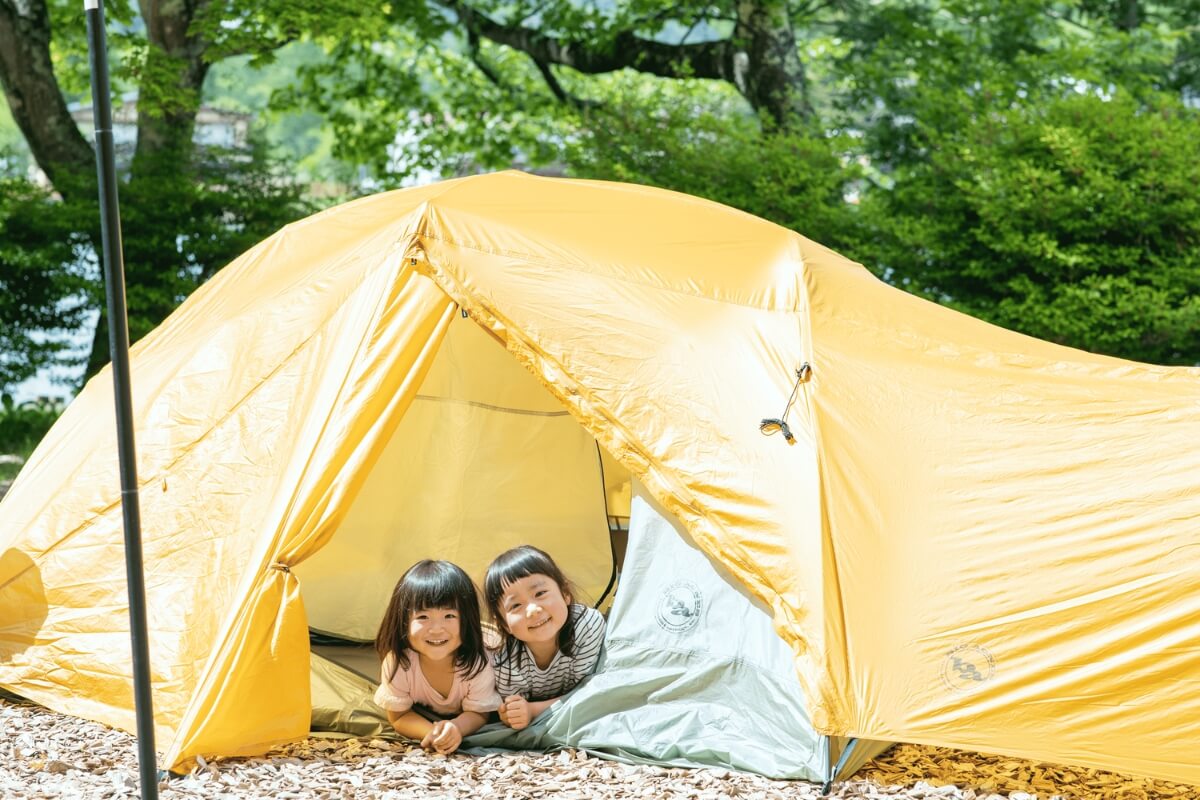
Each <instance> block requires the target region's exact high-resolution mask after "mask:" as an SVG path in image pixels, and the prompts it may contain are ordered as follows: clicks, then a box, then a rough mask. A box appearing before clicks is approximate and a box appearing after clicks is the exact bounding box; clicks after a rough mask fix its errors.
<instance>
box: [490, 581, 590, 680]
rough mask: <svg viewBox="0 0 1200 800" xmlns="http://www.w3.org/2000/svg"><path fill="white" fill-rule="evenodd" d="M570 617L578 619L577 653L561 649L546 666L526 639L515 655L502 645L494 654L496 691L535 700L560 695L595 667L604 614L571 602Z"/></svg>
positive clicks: (576, 620) (576, 634) (576, 624)
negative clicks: (564, 651) (510, 653)
mask: <svg viewBox="0 0 1200 800" xmlns="http://www.w3.org/2000/svg"><path fill="white" fill-rule="evenodd" d="M571 618H572V619H574V620H575V647H574V648H573V650H574V655H570V656H567V655H563V653H562V651H561V650H560V651H559V652H557V653H555V654H554V658H553V659H552V660H551V661H550V664H549V665H548V666H547V667H546V668H545V669H538V665H537V662H535V661H534V660H533V654H532V653H530V652H529V647H528V645H526V644H524V643H519V646H518V648H517V650H516V652H515V653H514V655H513V656H512V657H507V656H506V654H505V651H504V650H503V649H501V650H500V652H498V653H496V654H495V655H494V656H493V658H494V660H495V669H496V691H498V692H499V693H500V696H501V697H509V696H511V695H514V694H518V695H521V696H522V697H524V698H525V699H526V700H532V701H538V700H549V699H550V698H552V697H561V696H562V695H564V694H566V693H567V692H569V691H571V690H572V689H574V688H575V686H576V685H578V683H579V682H580V681H582V680H583V679H584V678H586V677H587V676H588V675H591V674H592V672H593V671H595V669H596V662H597V661H599V660H600V646H601V645H602V644H604V617H603V616H601V615H600V612H599V611H597V610H596V609H594V608H589V607H587V606H585V605H580V604H579V603H572V604H571Z"/></svg>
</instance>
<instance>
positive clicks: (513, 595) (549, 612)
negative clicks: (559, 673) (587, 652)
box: [500, 573, 571, 643]
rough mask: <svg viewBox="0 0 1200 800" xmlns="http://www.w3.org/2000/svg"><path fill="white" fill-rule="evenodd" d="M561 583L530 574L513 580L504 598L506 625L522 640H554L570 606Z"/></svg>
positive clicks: (565, 619)
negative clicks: (560, 586) (559, 584)
mask: <svg viewBox="0 0 1200 800" xmlns="http://www.w3.org/2000/svg"><path fill="white" fill-rule="evenodd" d="M570 602H571V598H570V597H567V596H564V595H563V593H562V589H560V588H558V584H557V583H555V582H554V580H553V579H552V578H550V577H549V576H547V575H542V574H540V573H539V574H535V575H529V576H526V577H524V578H520V579H518V580H516V581H513V582H512V583H510V584H509V585H508V586H506V587H505V589H504V594H503V595H501V597H500V610H501V611H503V612H504V626H505V627H506V628H508V632H509V633H511V634H512V635H513V636H515V637H516V638H518V639H520V640H521V641H522V642H527V643H528V642H547V641H553V640H554V639H555V637H557V636H558V632H559V631H560V630H562V626H563V625H564V624H566V621H567V614H568V613H569V612H568V610H567V606H568V605H569V604H570Z"/></svg>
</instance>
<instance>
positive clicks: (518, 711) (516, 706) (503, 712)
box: [500, 694, 533, 731]
mask: <svg viewBox="0 0 1200 800" xmlns="http://www.w3.org/2000/svg"><path fill="white" fill-rule="evenodd" d="M532 717H533V715H532V714H530V713H529V701H528V700H526V699H525V698H524V697H521V696H520V695H519V694H514V695H512V696H511V697H506V698H504V704H503V705H502V706H500V719H501V721H502V722H504V724H505V725H507V726H508V727H510V728H512V729H513V730H514V731H519V730H521V729H523V728H527V727H529V721H530V719H532Z"/></svg>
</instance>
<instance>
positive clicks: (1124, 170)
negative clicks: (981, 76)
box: [863, 92, 1200, 364]
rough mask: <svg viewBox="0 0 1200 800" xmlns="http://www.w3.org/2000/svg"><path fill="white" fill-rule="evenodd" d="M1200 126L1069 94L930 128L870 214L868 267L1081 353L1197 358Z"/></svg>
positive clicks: (1170, 105) (1169, 108)
mask: <svg viewBox="0 0 1200 800" xmlns="http://www.w3.org/2000/svg"><path fill="white" fill-rule="evenodd" d="M1198 123H1200V117H1198V115H1197V114H1196V113H1195V112H1193V111H1190V110H1188V109H1187V108H1185V107H1184V106H1183V105H1182V104H1181V103H1179V102H1178V101H1177V100H1173V99H1170V98H1166V97H1160V98H1158V100H1157V102H1155V103H1153V104H1144V103H1139V102H1137V101H1135V100H1134V99H1133V98H1131V97H1130V96H1129V95H1128V94H1127V93H1124V92H1118V93H1116V94H1115V95H1114V96H1108V95H1107V94H1101V93H1099V92H1089V93H1086V94H1069V95H1066V96H1063V97H1061V98H1058V99H1055V100H1049V101H1046V102H1044V103H1041V104H1038V105H1037V106H1021V107H1018V108H1013V109H1006V110H1001V111H996V112H994V113H992V114H988V115H981V116H979V117H977V118H976V119H975V120H974V121H973V122H972V123H971V124H970V125H969V126H968V127H967V128H966V129H964V130H959V131H953V130H952V131H945V130H943V131H929V130H925V131H923V136H924V138H925V139H926V141H928V142H929V148H930V156H929V158H928V159H927V160H924V161H921V162H914V163H912V164H909V165H906V166H904V167H902V168H900V169H899V170H897V172H896V173H895V176H894V177H895V185H894V188H892V189H891V190H890V191H877V192H872V193H871V194H870V195H869V196H868V200H867V202H866V203H865V204H864V213H865V214H866V215H868V216H869V218H870V221H871V224H872V228H873V230H874V231H875V232H876V238H875V240H874V241H873V242H872V243H871V244H869V245H864V246H863V249H864V250H865V251H868V252H870V254H871V255H872V259H871V262H870V263H873V264H874V266H875V267H876V268H878V269H880V270H881V271H882V273H883V274H884V275H885V277H887V278H888V279H889V280H892V281H894V282H895V283H897V284H898V285H900V286H903V287H904V288H907V289H909V290H910V291H913V292H916V293H918V294H921V295H924V296H927V297H930V298H932V299H934V300H937V301H938V302H941V303H945V304H947V305H951V306H954V307H956V308H959V309H961V310H963V311H966V312H968V313H971V314H973V315H975V316H979V317H982V318H984V319H988V320H991V321H993V322H996V323H998V324H1000V325H1004V326H1006V327H1010V328H1013V329H1015V330H1020V331H1023V332H1026V333H1030V334H1032V335H1034V336H1038V337H1041V338H1044V339H1049V340H1051V341H1056V342H1060V343H1063V344H1068V345H1071V346H1074V347H1080V348H1084V349H1089V350H1094V351H1099V352H1104V353H1109V354H1113V355H1119V356H1124V357H1127V358H1133V359H1138V360H1143V361H1152V362H1157V363H1164V364H1194V363H1197V362H1198V361H1200V137H1198V136H1197V135H1196V131H1197V125H1198Z"/></svg>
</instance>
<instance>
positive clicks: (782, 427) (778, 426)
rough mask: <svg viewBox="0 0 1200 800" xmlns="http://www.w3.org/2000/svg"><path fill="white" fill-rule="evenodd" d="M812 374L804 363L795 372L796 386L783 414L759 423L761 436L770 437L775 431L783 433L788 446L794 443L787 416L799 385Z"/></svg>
mask: <svg viewBox="0 0 1200 800" xmlns="http://www.w3.org/2000/svg"><path fill="white" fill-rule="evenodd" d="M811 374H812V367H811V366H809V364H808V362H807V361H805V362H804V363H803V364H801V365H800V369H798V370H796V385H795V386H793V387H792V394H791V396H790V397H789V398H788V401H787V405H786V406H784V407H783V413H782V414H780V415H779V418H778V419H764V420H763V421H762V422H760V423H759V425H758V429H759V431H761V432H762V434H763V436H770V435H771V434H773V433H775V431H783V438H784V439H785V440H786V441H787V443H788V444H792V443H793V442H795V441H796V437H795V436H793V435H792V429H791V428H789V427H788V424H787V415H788V412H789V411H791V410H792V403H794V402H796V393H797V392H799V391H800V384H802V383H804V382H805V381H806V380H808V376H809V375H811Z"/></svg>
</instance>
